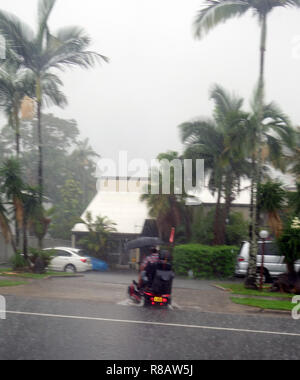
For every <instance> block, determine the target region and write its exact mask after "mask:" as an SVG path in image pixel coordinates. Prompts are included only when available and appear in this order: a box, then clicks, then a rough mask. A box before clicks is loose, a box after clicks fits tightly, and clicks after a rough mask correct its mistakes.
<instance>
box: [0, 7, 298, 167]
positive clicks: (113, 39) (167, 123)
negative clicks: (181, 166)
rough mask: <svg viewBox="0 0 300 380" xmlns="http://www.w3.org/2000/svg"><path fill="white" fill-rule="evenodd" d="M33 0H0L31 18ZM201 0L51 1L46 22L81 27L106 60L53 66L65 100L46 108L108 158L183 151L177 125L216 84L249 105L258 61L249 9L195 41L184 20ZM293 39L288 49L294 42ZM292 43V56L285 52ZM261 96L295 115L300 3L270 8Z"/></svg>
mask: <svg viewBox="0 0 300 380" xmlns="http://www.w3.org/2000/svg"><path fill="white" fill-rule="evenodd" d="M37 3H38V1H37V0H26V2H25V1H21V0H2V1H1V8H2V9H4V10H7V11H9V12H12V13H14V14H16V15H17V16H19V17H21V18H22V19H23V20H24V21H26V22H28V23H29V24H31V25H35V16H36V9H37ZM203 4H204V1H201V0H188V1H187V0H85V1H80V0H58V2H57V6H56V8H55V10H54V12H53V15H52V17H51V20H50V28H52V29H56V28H58V27H61V26H66V25H80V26H83V27H84V28H85V29H86V30H87V31H88V33H89V34H90V36H91V37H92V39H93V46H92V48H93V50H96V51H98V52H99V53H101V54H104V55H106V56H108V57H109V58H110V59H111V63H110V64H109V65H107V64H103V65H102V66H101V67H97V68H95V69H94V70H89V71H83V70H81V69H76V70H72V71H68V72H67V73H62V74H61V73H60V76H61V78H62V80H63V81H64V83H65V93H66V95H67V97H68V99H69V106H68V107H67V108H66V109H65V110H60V109H57V108H55V109H51V110H49V111H51V112H53V113H55V114H56V115H57V116H60V117H63V118H73V119H75V120H77V122H78V124H79V128H80V130H81V133H82V135H83V136H84V137H89V138H90V141H91V144H92V146H93V147H94V148H95V150H96V151H97V152H98V153H99V154H101V155H102V156H103V157H106V158H115V157H116V156H117V153H118V151H119V150H127V151H129V154H130V157H132V158H145V159H147V160H149V159H151V158H155V156H156V155H157V154H158V153H160V152H164V151H166V150H181V148H182V146H181V143H180V139H179V133H178V128H177V126H178V125H179V124H181V123H182V122H185V121H188V120H190V119H193V118H195V117H197V116H210V115H211V110H212V104H211V102H210V101H209V98H208V92H209V89H210V87H211V85H213V84H214V83H218V84H220V85H222V86H224V87H225V88H226V89H228V90H230V91H233V92H235V93H236V94H239V95H241V96H243V97H245V99H246V106H247V107H248V103H249V100H250V98H251V95H252V93H253V89H254V86H255V84H256V81H257V79H258V68H259V65H258V64H259V27H258V23H257V20H256V19H255V18H253V17H252V16H251V15H249V16H247V17H243V18H241V19H236V20H233V21H231V22H228V23H226V24H224V25H221V26H219V27H217V28H216V29H215V30H213V31H212V32H211V33H210V34H209V35H208V36H207V37H206V38H204V39H203V40H202V41H197V40H195V39H194V38H193V32H192V22H193V20H194V17H195V15H196V12H197V11H198V10H199V9H200V8H201V7H202V6H203ZM297 38H298V40H299V42H298V44H299V49H298V50H296V47H295V43H294V44H293V41H295V40H297ZM293 49H294V52H296V53H298V55H299V58H298V59H296V57H295V56H294V57H293ZM266 74H267V75H266V84H267V92H266V95H267V99H268V100H274V101H276V102H278V103H279V105H280V106H281V107H282V109H283V110H284V111H285V112H286V113H287V114H289V115H290V117H291V118H292V121H293V122H294V124H296V125H298V124H300V108H299V97H300V86H299V84H300V11H298V10H277V11H275V12H274V13H273V14H272V15H271V17H270V20H269V32H268V52H267V62H266Z"/></svg>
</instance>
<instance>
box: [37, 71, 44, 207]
mask: <svg viewBox="0 0 300 380" xmlns="http://www.w3.org/2000/svg"><path fill="white" fill-rule="evenodd" d="M36 101H37V130H38V149H39V163H38V185H39V198H40V204H41V205H42V202H43V190H44V177H43V134H42V89H41V78H40V76H39V75H38V76H37V79H36Z"/></svg>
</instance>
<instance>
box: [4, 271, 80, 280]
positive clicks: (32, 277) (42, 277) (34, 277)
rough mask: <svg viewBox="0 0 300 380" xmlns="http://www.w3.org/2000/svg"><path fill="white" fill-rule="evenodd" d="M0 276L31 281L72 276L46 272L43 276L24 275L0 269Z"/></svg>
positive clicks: (71, 274)
mask: <svg viewBox="0 0 300 380" xmlns="http://www.w3.org/2000/svg"><path fill="white" fill-rule="evenodd" d="M0 275H1V276H3V277H19V278H27V279H32V280H40V279H41V280H42V279H44V278H47V277H49V276H55V277H70V276H74V274H73V273H65V272H51V271H49V272H46V273H44V274H35V273H25V272H15V271H13V270H12V269H7V268H5V269H0Z"/></svg>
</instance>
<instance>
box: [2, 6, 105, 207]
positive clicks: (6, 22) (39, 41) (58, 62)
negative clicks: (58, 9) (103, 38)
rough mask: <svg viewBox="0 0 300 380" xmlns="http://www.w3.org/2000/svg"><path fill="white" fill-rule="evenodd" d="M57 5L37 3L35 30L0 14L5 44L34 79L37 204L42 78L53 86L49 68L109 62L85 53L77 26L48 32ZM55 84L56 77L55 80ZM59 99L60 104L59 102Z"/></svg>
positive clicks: (82, 33)
mask: <svg viewBox="0 0 300 380" xmlns="http://www.w3.org/2000/svg"><path fill="white" fill-rule="evenodd" d="M55 4H56V0H39V4H38V20H37V29H36V31H34V30H32V29H31V27H30V26H28V25H27V24H26V23H24V22H22V21H21V20H20V19H19V18H17V17H16V16H14V15H12V14H9V13H7V12H4V11H0V32H1V34H2V35H3V37H4V38H5V39H6V40H7V42H8V48H9V49H10V50H12V51H13V52H14V53H15V54H16V55H17V56H18V57H19V59H20V62H21V64H22V66H24V67H26V68H28V69H30V70H31V71H32V72H33V74H34V78H35V100H36V103H37V120H38V122H37V128H38V140H39V144H38V145H39V169H38V183H39V188H40V202H41V203H42V194H43V183H44V181H43V137H42V120H41V119H42V107H43V104H44V102H43V85H42V82H43V80H45V76H46V77H47V79H48V85H49V86H52V81H51V79H53V77H52V75H53V74H52V73H51V70H52V69H61V70H63V69H64V68H65V67H66V66H79V67H82V68H85V69H87V68H90V67H92V66H94V65H95V63H96V62H98V61H99V60H104V61H108V59H107V58H106V57H105V56H103V55H100V54H98V53H95V52H92V51H90V50H88V48H89V45H90V43H91V39H90V38H89V36H88V35H87V34H86V32H85V31H84V30H83V29H82V28H79V27H66V28H62V29H59V30H58V31H57V32H56V33H51V32H50V29H49V26H48V21H49V18H50V16H51V13H52V11H53V8H54V6H55ZM55 81H56V84H57V77H56V79H55ZM57 95H58V97H57V98H54V103H55V104H56V105H60V104H61V96H60V95H61V93H58V94H57ZM58 100H59V101H58Z"/></svg>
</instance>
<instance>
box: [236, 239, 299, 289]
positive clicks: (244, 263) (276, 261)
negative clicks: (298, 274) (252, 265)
mask: <svg viewBox="0 0 300 380" xmlns="http://www.w3.org/2000/svg"><path fill="white" fill-rule="evenodd" d="M262 244H263V243H262V241H259V242H258V253H257V273H258V274H260V268H261V263H262V249H263V248H262ZM249 251H250V243H249V242H247V241H244V242H243V243H242V245H241V249H240V252H239V255H238V257H237V263H236V268H235V275H236V276H238V277H244V276H246V275H247V271H248V266H249ZM296 270H300V260H299V261H297V262H296ZM286 271H287V267H286V264H285V262H284V256H281V255H280V253H279V250H278V247H277V245H276V243H275V242H272V241H266V243H265V258H264V282H271V281H272V278H273V277H278V276H279V275H281V274H283V273H286Z"/></svg>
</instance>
